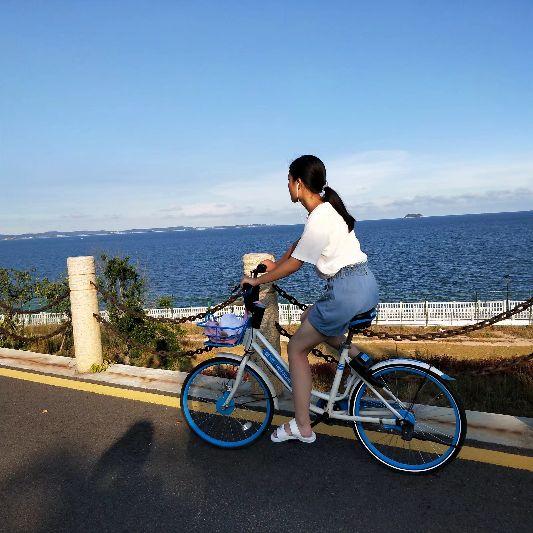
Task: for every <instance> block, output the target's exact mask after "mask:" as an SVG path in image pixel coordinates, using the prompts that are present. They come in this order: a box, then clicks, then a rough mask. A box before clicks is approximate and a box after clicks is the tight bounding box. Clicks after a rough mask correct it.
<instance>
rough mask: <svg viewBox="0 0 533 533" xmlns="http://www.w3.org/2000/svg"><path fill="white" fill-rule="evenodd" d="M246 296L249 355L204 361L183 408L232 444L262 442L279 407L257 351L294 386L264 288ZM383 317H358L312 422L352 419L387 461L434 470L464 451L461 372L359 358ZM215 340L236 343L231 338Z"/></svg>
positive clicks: (415, 470) (210, 433) (238, 337)
mask: <svg viewBox="0 0 533 533" xmlns="http://www.w3.org/2000/svg"><path fill="white" fill-rule="evenodd" d="M259 272H261V269H259V270H258V269H256V270H254V271H253V275H254V276H257V274H258V273H259ZM243 298H244V304H245V308H246V310H247V312H248V313H249V316H248V319H247V320H246V322H245V324H244V325H243V326H242V330H240V331H236V332H235V335H233V337H232V338H233V339H234V340H235V345H237V344H243V345H244V349H245V353H244V356H240V355H236V354H232V353H222V354H219V355H218V356H217V357H215V358H213V359H209V360H207V361H204V362H202V363H200V364H198V365H197V366H196V367H195V368H193V369H192V370H191V372H190V373H189V374H188V375H187V377H186V379H185V381H184V383H183V387H182V391H181V408H182V412H183V415H184V418H185V420H186V421H187V424H188V425H189V427H190V428H191V429H192V431H193V432H194V433H195V434H196V435H198V436H199V437H200V438H202V439H203V440H205V441H206V442H208V443H210V444H212V445H214V446H216V447H219V448H226V449H237V448H242V447H244V446H249V445H251V444H253V443H255V442H256V441H257V440H258V439H259V438H260V437H261V436H262V435H263V434H264V433H265V432H266V431H267V429H268V428H269V426H270V425H271V422H272V417H273V415H274V410H277V409H278V408H279V402H278V398H277V395H276V391H275V389H274V386H273V384H272V382H271V381H270V379H269V377H268V376H267V375H266V374H265V372H264V371H263V370H262V369H261V368H260V367H259V365H258V364H257V363H256V362H255V361H254V360H253V359H252V357H253V356H258V357H259V358H260V359H261V360H262V361H264V363H265V364H266V365H267V366H268V368H270V370H271V371H272V374H273V375H274V376H275V377H276V378H277V379H279V380H280V381H281V383H282V384H283V386H284V387H285V388H286V389H287V390H289V391H291V390H292V388H291V378H290V373H289V368H288V365H287V363H286V362H285V361H284V360H283V359H282V358H281V356H280V354H279V353H278V352H277V350H275V348H274V347H273V346H272V345H271V344H270V343H269V342H268V340H267V339H266V338H265V337H264V336H263V334H262V333H261V332H260V331H259V328H260V326H261V321H262V319H263V314H264V312H265V308H264V306H263V304H261V302H259V301H258V298H259V287H258V286H256V287H251V286H250V285H247V286H246V285H245V286H244V287H243ZM375 315H376V311H375V309H371V310H369V311H367V312H365V313H361V314H359V315H356V316H355V317H353V319H352V320H351V322H350V326H349V330H348V335H347V338H346V340H345V342H344V343H343V344H342V346H340V348H339V360H338V363H337V369H336V372H335V376H334V378H333V383H332V386H331V390H330V392H329V393H324V392H320V391H316V390H313V391H312V401H311V405H310V412H311V413H312V414H314V415H316V418H315V420H314V421H313V422H312V425H313V426H315V425H316V424H318V423H320V422H326V423H329V422H331V421H332V420H339V421H342V422H344V423H348V422H351V423H353V430H354V433H355V437H356V439H357V440H358V441H359V442H360V443H361V444H362V445H363V448H364V449H365V450H366V451H367V452H369V453H370V455H371V456H372V457H373V458H374V459H376V460H377V461H379V462H380V463H381V464H383V465H385V466H386V467H388V468H391V469H393V470H397V471H402V472H406V473H410V474H422V473H427V472H434V471H436V470H437V469H440V468H442V467H444V466H445V465H447V464H449V463H450V462H451V461H452V460H453V459H454V458H455V457H457V454H458V453H459V451H460V449H461V447H462V445H463V443H464V440H465V437H466V430H467V423H466V414H465V410H464V408H463V406H462V403H461V400H460V399H459V398H458V397H457V395H456V394H455V393H454V392H453V391H452V390H451V389H450V387H449V385H448V383H449V382H450V381H453V380H454V378H452V377H450V376H448V375H447V374H445V373H444V372H441V371H440V370H438V369H437V368H435V367H434V366H432V365H429V364H428V363H425V362H423V361H417V360H414V359H389V360H385V361H380V362H377V363H374V364H371V365H369V367H368V368H365V367H364V366H363V365H361V362H360V360H357V361H356V359H351V358H350V356H349V355H348V353H349V350H350V347H351V343H352V338H353V336H354V334H356V333H357V332H358V331H360V330H362V329H365V328H367V327H369V326H370V324H371V322H372V320H373V318H375ZM209 343H210V344H211V345H214V346H217V345H218V346H225V347H227V346H228V344H227V341H226V340H224V341H223V342H222V343H220V344H217V342H216V340H215V341H208V342H206V344H209ZM360 355H361V354H360ZM364 355H366V354H364ZM358 357H360V356H358ZM367 357H368V356H367ZM354 361H355V363H356V364H354ZM341 383H342V385H343V386H342V390H341Z"/></svg>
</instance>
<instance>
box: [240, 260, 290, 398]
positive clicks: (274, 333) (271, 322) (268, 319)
mask: <svg viewBox="0 0 533 533" xmlns="http://www.w3.org/2000/svg"><path fill="white" fill-rule="evenodd" d="M265 259H270V260H271V261H275V258H274V256H273V255H272V254H267V253H251V254H244V255H243V256H242V263H243V270H244V275H245V276H250V272H251V271H252V270H253V269H254V268H255V267H256V266H257V265H258V264H259V263H260V262H261V261H263V260H265ZM259 276H261V274H260V275H259ZM259 299H260V300H261V302H263V303H264V304H265V306H266V309H265V314H264V316H263V322H262V323H261V333H262V334H263V335H264V336H265V337H266V339H267V340H268V342H270V344H272V346H273V347H274V348H275V349H276V350H277V351H278V352H279V353H280V354H281V342H280V335H279V332H278V330H277V329H276V322H279V307H278V295H277V292H276V291H275V290H274V288H273V287H272V283H266V284H265V285H261V286H260V290H259ZM259 364H260V366H261V368H262V369H263V370H264V371H265V372H267V374H268V375H270V376H271V378H272V383H274V387H275V389H276V393H277V394H278V395H281V393H282V392H283V391H284V388H283V385H282V384H281V383H280V382H279V380H278V379H277V378H274V377H273V376H272V374H271V372H270V369H269V368H268V367H267V366H266V365H265V364H264V363H263V361H260V362H259Z"/></svg>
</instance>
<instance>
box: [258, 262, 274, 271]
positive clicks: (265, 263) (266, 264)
mask: <svg viewBox="0 0 533 533" xmlns="http://www.w3.org/2000/svg"><path fill="white" fill-rule="evenodd" d="M261 263H262V264H263V265H265V266H266V267H267V270H266V271H267V272H270V271H271V270H274V269H275V268H276V261H271V260H270V259H263V261H261Z"/></svg>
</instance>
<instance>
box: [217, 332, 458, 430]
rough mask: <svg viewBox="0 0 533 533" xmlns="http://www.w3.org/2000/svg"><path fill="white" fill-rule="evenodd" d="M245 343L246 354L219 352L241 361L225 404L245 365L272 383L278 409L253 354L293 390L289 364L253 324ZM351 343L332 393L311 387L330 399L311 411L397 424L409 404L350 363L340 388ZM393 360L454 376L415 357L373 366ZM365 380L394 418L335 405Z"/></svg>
mask: <svg viewBox="0 0 533 533" xmlns="http://www.w3.org/2000/svg"><path fill="white" fill-rule="evenodd" d="M243 345H244V347H245V354H244V356H240V355H236V354H232V353H219V354H218V355H220V356H223V357H226V358H228V359H233V360H235V361H240V364H239V369H238V371H237V375H236V376H235V380H234V383H233V386H232V388H231V390H230V392H229V395H228V396H227V398H226V400H225V402H224V404H223V406H224V407H227V406H228V405H229V404H230V402H231V400H232V399H233V397H234V396H235V394H236V392H237V389H238V387H239V385H240V384H241V381H242V377H243V374H244V370H245V367H246V366H248V367H249V368H251V369H252V370H254V371H255V372H256V373H257V374H259V375H260V376H261V378H263V380H264V381H265V383H266V385H267V386H268V388H269V390H270V393H271V394H272V398H273V400H274V407H275V408H276V409H278V408H279V402H278V398H277V394H276V390H275V388H274V386H273V384H272V382H271V381H270V379H269V377H268V376H267V375H266V373H265V372H264V371H263V370H262V369H261V367H260V366H259V365H258V364H256V363H255V362H254V361H253V360H252V356H254V355H256V354H257V356H259V358H260V359H261V360H263V361H264V362H265V364H266V365H267V366H268V368H270V370H271V371H272V373H273V374H274V375H275V376H276V377H277V378H278V379H279V380H280V381H281V383H282V384H283V386H284V387H285V388H286V389H287V390H289V391H292V384H291V378H290V373H289V367H288V365H287V363H286V362H285V361H284V360H283V359H282V358H281V356H280V355H279V353H278V351H277V350H276V349H275V348H274V347H273V346H272V345H271V344H270V343H269V342H268V340H267V339H266V338H265V336H264V335H263V334H262V333H261V332H260V331H259V330H257V329H254V328H252V327H249V328H248V329H247V330H246V332H245V334H244V339H243ZM349 349H350V347H349V346H346V345H344V346H343V349H342V350H341V352H340V357H339V361H338V363H337V370H336V372H335V377H334V379H333V384H332V387H331V390H330V392H329V394H326V393H323V392H320V391H317V390H312V391H311V397H312V398H314V399H318V400H322V401H323V402H327V404H326V405H325V407H324V408H321V407H318V406H317V405H315V404H314V403H313V401H311V405H310V407H309V409H310V411H311V412H313V413H315V414H317V415H325V414H327V417H328V418H332V419H339V420H348V421H351V422H366V423H376V424H382V425H391V426H394V425H396V424H397V423H398V422H399V421H401V420H404V419H405V417H404V416H403V415H402V414H401V413H399V412H398V410H397V409H396V408H395V407H394V405H392V404H395V405H396V406H399V407H400V409H401V410H404V412H405V409H406V408H405V406H404V405H403V403H402V402H401V401H400V400H399V399H398V398H396V397H395V396H394V394H392V393H391V392H390V391H389V390H388V389H387V388H384V389H382V392H383V393H384V395H385V396H387V397H388V400H387V399H386V398H385V397H384V396H383V394H381V393H380V392H379V390H376V388H375V387H373V386H372V385H371V384H370V383H368V381H366V380H365V379H364V378H363V377H361V376H360V375H359V374H358V373H357V372H356V371H355V370H354V369H353V368H352V367H350V371H351V373H350V376H349V377H348V379H347V381H346V385H345V387H344V391H343V392H342V394H339V388H340V385H341V380H342V375H343V371H344V368H345V367H346V365H347V364H348V363H349V362H350V356H349V355H348V354H349ZM391 363H393V364H408V365H409V366H416V367H419V368H421V369H423V370H431V371H432V372H434V373H436V374H437V375H438V376H440V377H442V378H443V379H451V378H449V376H447V375H446V374H444V373H443V372H441V371H439V370H438V369H436V368H435V367H434V366H431V365H429V364H428V363H424V362H422V361H416V360H413V359H388V360H387V361H383V362H380V363H377V364H375V365H374V366H373V367H372V371H374V370H378V369H380V368H382V367H384V366H389V365H391ZM360 381H364V382H365V383H366V385H367V387H369V388H370V389H371V390H372V391H373V393H374V394H375V395H376V397H377V398H379V400H381V401H382V402H383V404H384V406H385V407H386V408H387V409H383V413H384V416H390V415H393V416H394V418H384V417H377V416H371V417H367V416H353V415H350V414H349V413H348V410H347V409H344V410H342V409H341V410H338V409H334V406H335V404H336V403H337V402H341V401H342V400H347V399H348V398H349V396H350V394H351V392H352V390H353V389H354V387H355V386H356V385H357V384H358V383H359V382H360ZM375 413H376V411H375V410H373V414H375Z"/></svg>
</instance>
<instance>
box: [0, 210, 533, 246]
mask: <svg viewBox="0 0 533 533" xmlns="http://www.w3.org/2000/svg"><path fill="white" fill-rule="evenodd" d="M518 213H533V210H526V211H499V212H495V213H464V214H451V215H423V216H422V215H420V216H417V217H414V216H407V215H406V216H403V217H397V218H379V219H366V220H358V222H379V221H382V220H410V219H419V218H423V219H430V218H443V217H462V216H482V215H503V214H518ZM301 225H302V223H301V222H300V223H298V224H236V225H233V226H224V225H220V226H169V227H166V228H135V229H125V230H104V229H101V230H85V231H83V230H77V231H45V232H41V233H20V234H6V235H2V234H0V242H1V241H20V240H33V239H65V238H72V237H94V236H108V235H130V234H138V233H171V232H180V231H205V230H224V229H240V228H262V227H272V226H301Z"/></svg>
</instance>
